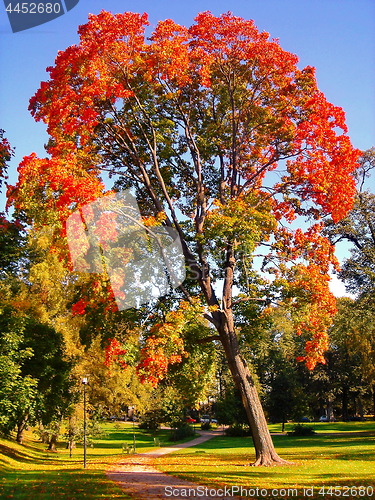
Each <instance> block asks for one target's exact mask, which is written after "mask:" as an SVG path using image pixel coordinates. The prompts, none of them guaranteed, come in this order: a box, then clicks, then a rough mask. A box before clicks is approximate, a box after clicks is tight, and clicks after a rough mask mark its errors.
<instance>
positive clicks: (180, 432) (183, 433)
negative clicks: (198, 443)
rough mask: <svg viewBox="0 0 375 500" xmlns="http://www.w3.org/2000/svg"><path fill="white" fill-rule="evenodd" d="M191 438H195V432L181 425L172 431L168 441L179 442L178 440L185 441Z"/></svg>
mask: <svg viewBox="0 0 375 500" xmlns="http://www.w3.org/2000/svg"><path fill="white" fill-rule="evenodd" d="M191 436H195V430H194V429H193V427H192V426H191V425H189V424H185V423H183V424H180V425H179V427H177V428H175V429H173V430H172V434H171V436H170V438H169V440H170V441H179V440H180V439H185V438H187V437H191Z"/></svg>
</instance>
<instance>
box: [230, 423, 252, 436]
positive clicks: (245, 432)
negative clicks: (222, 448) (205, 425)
mask: <svg viewBox="0 0 375 500" xmlns="http://www.w3.org/2000/svg"><path fill="white" fill-rule="evenodd" d="M225 434H226V435H227V436H229V437H244V436H251V430H250V428H249V427H248V426H246V425H241V424H234V425H231V426H230V427H227V428H226V429H225Z"/></svg>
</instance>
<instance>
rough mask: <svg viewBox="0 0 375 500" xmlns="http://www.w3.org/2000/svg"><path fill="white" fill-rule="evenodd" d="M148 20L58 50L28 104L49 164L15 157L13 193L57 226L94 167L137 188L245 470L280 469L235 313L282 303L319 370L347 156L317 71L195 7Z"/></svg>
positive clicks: (347, 183) (93, 190) (90, 182)
mask: <svg viewBox="0 0 375 500" xmlns="http://www.w3.org/2000/svg"><path fill="white" fill-rule="evenodd" d="M147 25H148V21H147V15H146V14H143V15H140V14H136V13H129V12H127V13H124V14H116V15H113V14H111V13H109V12H105V11H103V12H101V13H100V14H99V15H91V16H90V18H89V21H88V23H87V24H86V25H84V26H81V27H80V28H79V34H80V41H79V43H78V44H77V45H74V46H71V47H68V48H67V49H66V50H64V51H61V52H59V54H58V56H57V58H56V61H55V65H54V66H53V67H51V68H48V71H49V73H50V78H49V80H48V81H47V82H42V84H41V86H40V89H39V90H38V91H37V93H36V94H35V96H34V97H33V98H32V99H31V103H30V110H31V112H32V114H33V116H34V117H35V119H36V120H43V121H44V122H45V123H46V124H47V127H48V133H49V135H50V141H49V143H48V145H47V151H48V154H49V156H48V157H47V158H38V157H37V156H36V155H35V154H32V155H30V156H29V157H26V158H25V159H24V160H23V162H22V163H21V165H20V167H19V181H18V184H17V186H16V187H15V188H14V189H13V190H11V192H10V196H11V198H12V199H13V200H14V202H15V204H16V205H18V206H19V207H21V208H23V209H24V210H27V211H28V213H29V215H30V216H31V217H33V218H34V221H36V223H40V224H41V223H51V221H53V222H56V220H60V221H64V220H66V218H67V217H68V216H69V215H70V214H71V213H72V211H74V210H77V209H79V208H80V207H81V206H83V205H84V204H86V203H88V202H90V201H92V200H94V199H96V198H97V197H99V196H102V195H103V193H104V192H105V187H104V184H103V181H102V178H101V175H103V173H105V175H109V176H110V177H111V178H114V179H115V180H116V182H117V184H116V186H117V188H129V187H132V188H133V189H134V192H135V193H136V195H137V199H138V202H139V205H140V207H141V209H142V211H143V215H144V216H145V217H148V218H150V217H154V220H155V224H156V223H159V224H163V225H165V226H169V227H173V228H174V229H175V230H176V231H177V232H178V234H179V236H180V238H181V242H182V247H183V252H184V257H185V260H186V264H187V267H188V270H189V273H188V280H187V282H186V284H185V286H183V287H182V288H181V290H182V293H183V294H184V295H185V300H187V301H188V302H189V301H190V302H192V303H193V305H192V307H194V301H193V299H192V296H194V294H198V293H200V294H201V296H202V297H203V299H204V301H205V304H206V306H205V308H204V309H202V308H201V309H200V310H201V311H202V314H203V315H204V317H205V318H206V320H207V321H208V322H209V323H210V324H211V328H212V329H213V330H215V331H216V334H215V335H211V336H209V337H208V339H207V340H210V341H215V340H216V341H220V342H221V344H222V346H223V348H224V351H225V355H226V359H227V362H228V365H229V368H230V371H231V373H232V376H233V379H234V381H235V384H236V386H237V388H238V389H239V391H240V394H241V396H242V400H243V403H244V406H245V409H246V412H247V415H248V418H249V422H250V425H251V428H252V433H253V441H254V445H255V450H256V461H255V464H257V465H272V464H278V463H283V460H282V459H280V458H279V457H278V455H277V453H276V452H275V450H274V447H273V443H272V440H271V437H270V434H269V431H268V428H267V423H266V419H265V417H264V414H263V410H262V406H261V404H260V401H259V397H258V394H257V390H256V387H255V384H254V377H253V375H252V374H251V371H250V370H249V368H248V365H247V363H246V361H245V359H244V358H243V356H242V355H241V352H240V348H239V335H240V331H239V329H238V328H237V327H236V315H235V312H236V311H237V310H238V308H240V307H241V306H243V304H246V303H251V301H253V303H257V304H258V305H259V310H260V311H261V314H262V315H266V314H267V310H269V307H270V303H271V304H272V301H276V302H279V303H280V302H283V304H286V305H288V306H289V310H290V315H291V317H292V318H293V321H294V323H295V328H296V332H297V333H298V334H300V335H303V336H305V337H306V354H305V356H302V358H303V359H304V360H305V361H306V363H307V365H308V366H309V368H313V367H314V366H315V364H316V363H318V362H324V356H323V353H324V350H325V349H326V348H327V329H328V328H329V326H330V324H331V319H332V316H333V315H334V314H335V310H336V309H335V301H334V297H333V296H332V295H331V293H330V291H329V287H328V284H329V277H328V271H329V268H330V266H331V265H337V262H336V261H335V257H334V252H333V247H332V246H331V245H330V243H329V241H328V240H327V239H325V238H324V237H323V235H322V234H321V231H322V227H323V225H324V219H325V217H328V216H330V217H332V218H333V219H334V220H339V219H340V218H342V217H344V216H345V215H346V214H347V212H348V210H350V208H351V206H352V203H353V195H354V193H355V181H354V178H353V175H352V174H353V171H354V170H355V168H356V166H357V159H358V155H359V152H358V151H357V150H356V149H354V148H353V146H352V145H351V142H350V139H349V137H348V135H347V127H346V125H345V116H344V112H343V110H342V109H341V108H339V107H336V106H334V105H332V104H331V103H329V102H328V101H327V100H326V98H325V96H324V94H323V93H322V92H321V91H320V90H319V89H318V87H317V82H316V78H315V72H314V68H312V67H306V68H304V69H299V68H298V66H297V63H298V58H297V56H295V55H294V54H291V53H289V52H286V51H284V50H283V49H282V48H281V46H280V44H279V42H278V41H277V40H275V39H271V38H270V37H269V34H268V33H265V32H259V31H258V29H257V28H256V26H255V25H254V22H253V21H248V20H244V19H242V18H239V17H235V16H234V15H232V14H231V13H226V14H223V15H221V16H220V17H216V16H214V15H212V14H211V13H210V12H203V13H200V14H199V15H198V16H197V17H196V19H195V23H194V24H193V25H192V26H191V27H190V28H187V27H184V26H180V25H178V24H176V23H175V22H173V21H172V20H165V21H162V22H160V23H159V24H158V25H157V27H156V29H155V30H154V32H153V33H152V35H151V36H150V38H146V37H145V28H146V26H147ZM41 203H43V207H44V210H43V211H41V210H40V205H41ZM160 214H162V216H161V215H160ZM157 221H159V222H157ZM299 221H303V222H299ZM259 256H260V257H259ZM260 260H261V267H262V271H263V274H260V272H259V267H260V264H259V262H260ZM194 280H195V281H194ZM235 285H236V287H237V289H236V288H235V291H236V293H234V292H233V290H234V286H235ZM219 288H221V291H219ZM239 292H240V293H239ZM254 301H255V302H254ZM267 301H268V302H267ZM269 301H271V302H269ZM184 304H186V302H184ZM176 314H177V312H176ZM160 329H161V330H163V331H166V330H168V328H166V327H165V326H160ZM154 334H155V329H154ZM200 341H202V339H200Z"/></svg>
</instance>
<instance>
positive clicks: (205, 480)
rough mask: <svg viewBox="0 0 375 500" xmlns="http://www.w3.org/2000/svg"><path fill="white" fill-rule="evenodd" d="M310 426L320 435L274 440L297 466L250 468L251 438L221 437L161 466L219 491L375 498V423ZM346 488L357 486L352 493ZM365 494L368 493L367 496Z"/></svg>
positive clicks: (276, 428)
mask: <svg viewBox="0 0 375 500" xmlns="http://www.w3.org/2000/svg"><path fill="white" fill-rule="evenodd" d="M306 425H313V427H314V429H315V431H316V432H317V434H316V435H314V436H311V437H310V436H309V437H293V436H288V435H275V436H274V438H273V439H274V443H275V446H276V449H277V451H278V453H279V455H280V456H282V457H283V458H286V459H287V460H289V461H292V462H294V465H290V466H284V467H272V468H266V467H255V468H252V467H248V465H249V464H250V463H251V462H252V461H253V460H254V453H253V447H252V442H251V438H228V437H225V436H220V437H217V438H214V439H212V440H210V441H207V442H205V443H203V444H201V445H199V446H196V447H194V448H187V449H185V450H181V451H179V452H177V453H173V454H172V455H168V456H167V457H161V458H159V459H158V460H157V466H158V468H159V469H160V470H163V471H165V472H168V473H170V474H173V475H176V476H179V477H182V478H185V479H188V480H190V481H193V482H196V483H199V484H202V485H206V486H210V487H213V488H216V489H217V488H221V487H223V486H227V487H229V488H231V487H233V486H234V487H241V486H242V487H243V488H245V489H248V490H250V489H253V490H254V489H255V492H256V488H259V490H258V491H260V490H261V489H263V490H264V493H265V491H266V490H267V492H268V496H266V497H265V498H274V499H276V498H286V497H289V498H290V497H294V498H300V499H302V498H304V499H306V498H307V496H306V494H304V490H303V488H310V490H308V491H309V492H310V493H311V492H312V493H313V496H309V498H316V499H318V498H319V499H323V498H327V499H328V498H334V497H335V496H336V497H337V496H343V497H344V496H345V497H346V498H350V499H352V498H354V497H361V498H365V499H370V498H375V422H351V423H340V422H338V423H317V424H306ZM288 427H289V428H288ZM288 427H287V430H291V427H292V425H288ZM271 431H276V432H280V426H271ZM323 486H325V487H329V486H333V487H335V486H339V487H341V489H340V490H336V494H335V490H334V489H333V490H328V489H327V488H326V489H325V490H322V489H321V488H322V487H323ZM345 486H350V487H352V486H354V487H355V488H357V489H355V490H352V491H350V490H346V489H345V488H344V487H345ZM359 486H366V487H367V486H368V487H373V488H374V492H373V495H371V489H370V490H369V492H368V493H366V491H365V490H359V489H358V487H359ZM311 488H313V490H312V489H311ZM288 489H290V494H289V495H288ZM272 490H274V491H272ZM297 492H298V496H296V493H297ZM250 493H251V492H250ZM278 493H279V495H278ZM323 493H324V494H323ZM330 493H332V495H331V494H330ZM344 493H345V495H344ZM360 493H361V495H362V494H363V493H364V494H363V496H361V495H360ZM261 496H262V495H260V493H258V494H257V495H254V497H255V498H257V497H259V498H260V497H261ZM262 497H263V496H262Z"/></svg>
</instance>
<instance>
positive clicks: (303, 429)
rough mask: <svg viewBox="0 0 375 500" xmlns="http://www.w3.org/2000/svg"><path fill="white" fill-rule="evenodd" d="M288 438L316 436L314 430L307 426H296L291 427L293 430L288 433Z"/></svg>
mask: <svg viewBox="0 0 375 500" xmlns="http://www.w3.org/2000/svg"><path fill="white" fill-rule="evenodd" d="M288 434H289V435H290V436H313V435H314V434H316V432H315V431H314V428H313V427H311V426H309V425H302V424H297V425H295V426H294V427H293V430H291V431H289V432H288Z"/></svg>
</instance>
